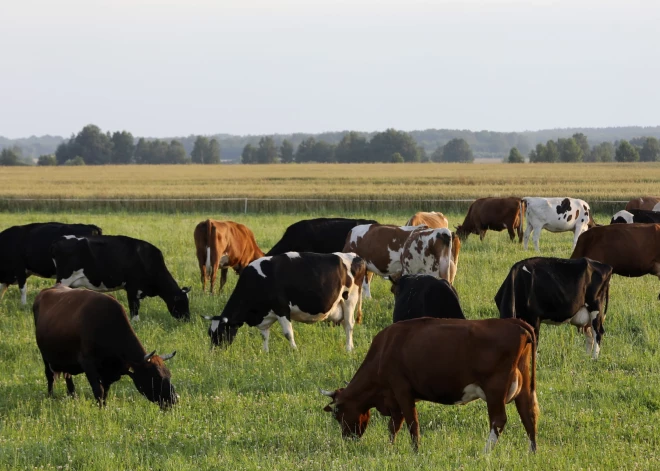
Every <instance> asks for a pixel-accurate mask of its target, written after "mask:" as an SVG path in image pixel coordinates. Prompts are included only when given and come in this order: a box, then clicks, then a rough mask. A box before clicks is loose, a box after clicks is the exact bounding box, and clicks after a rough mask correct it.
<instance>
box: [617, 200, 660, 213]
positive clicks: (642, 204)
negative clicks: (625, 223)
mask: <svg viewBox="0 0 660 471" xmlns="http://www.w3.org/2000/svg"><path fill="white" fill-rule="evenodd" d="M658 203H660V197H658V196H642V197H640V198H635V199H632V200H630V201H628V204H626V208H625V209H626V211H630V210H631V209H646V210H654V207H655V206H656V205H657V204H658ZM654 211H655V210H654Z"/></svg>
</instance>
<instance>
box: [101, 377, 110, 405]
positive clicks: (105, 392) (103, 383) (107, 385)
mask: <svg viewBox="0 0 660 471" xmlns="http://www.w3.org/2000/svg"><path fill="white" fill-rule="evenodd" d="M111 385H112V383H110V382H109V381H106V380H105V379H101V386H103V405H104V406H105V403H106V399H107V398H108V393H109V392H110V386H111Z"/></svg>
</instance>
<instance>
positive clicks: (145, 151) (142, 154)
mask: <svg viewBox="0 0 660 471" xmlns="http://www.w3.org/2000/svg"><path fill="white" fill-rule="evenodd" d="M134 155H135V162H136V163H138V164H147V163H149V158H150V157H149V143H148V142H147V140H146V139H145V138H143V137H141V138H140V139H139V140H138V143H137V145H136V146H135V152H134ZM58 161H59V157H58Z"/></svg>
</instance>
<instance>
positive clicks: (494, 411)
mask: <svg viewBox="0 0 660 471" xmlns="http://www.w3.org/2000/svg"><path fill="white" fill-rule="evenodd" d="M497 389H500V388H497ZM497 389H496V390H495V391H493V390H490V391H485V393H486V404H487V405H488V420H489V421H490V435H489V436H488V440H486V447H485V448H484V453H488V452H490V451H491V450H492V449H493V447H494V446H495V444H496V443H497V439H498V438H499V436H500V434H501V433H502V431H503V430H504V425H506V409H505V407H504V397H502V396H503V394H498V392H500V391H498V390H497ZM503 389H507V388H506V387H504V388H503ZM504 395H506V392H505V394H504Z"/></svg>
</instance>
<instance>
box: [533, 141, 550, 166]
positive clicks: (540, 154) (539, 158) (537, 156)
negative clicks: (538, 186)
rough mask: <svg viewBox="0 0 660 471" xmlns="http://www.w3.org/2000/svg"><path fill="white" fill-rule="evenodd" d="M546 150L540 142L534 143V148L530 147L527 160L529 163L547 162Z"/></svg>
mask: <svg viewBox="0 0 660 471" xmlns="http://www.w3.org/2000/svg"><path fill="white" fill-rule="evenodd" d="M547 152H548V150H547V149H546V147H545V146H544V145H543V144H542V143H538V144H536V148H535V149H532V150H531V151H530V153H529V161H530V163H533V164H535V163H539V162H547V160H546V158H547V156H546V154H547Z"/></svg>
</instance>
